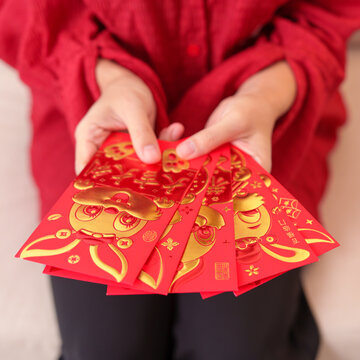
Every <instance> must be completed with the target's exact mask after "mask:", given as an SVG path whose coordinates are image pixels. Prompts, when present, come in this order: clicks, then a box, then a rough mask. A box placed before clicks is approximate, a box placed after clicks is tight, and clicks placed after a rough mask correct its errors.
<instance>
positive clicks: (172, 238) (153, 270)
mask: <svg viewBox="0 0 360 360" xmlns="http://www.w3.org/2000/svg"><path fill="white" fill-rule="evenodd" d="M221 151H222V149H218V150H215V151H214V152H212V154H211V157H210V156H209V158H208V160H207V161H206V162H205V163H204V165H203V166H202V168H201V169H200V171H199V172H198V174H197V176H196V177H195V180H194V182H193V184H192V185H191V187H190V188H189V189H188V191H187V194H186V196H185V198H184V199H183V201H182V203H181V204H180V206H179V207H178V209H177V211H176V213H175V215H174V217H173V219H172V220H171V222H170V224H169V225H168V227H167V228H166V230H165V232H164V233H163V234H162V236H161V239H160V240H159V241H158V243H157V245H156V247H155V248H154V250H153V251H152V253H151V256H150V257H149V258H148V260H147V262H146V264H145V265H144V267H143V269H142V270H141V273H140V275H139V277H138V279H137V280H136V281H135V283H134V284H133V285H132V286H131V289H133V290H140V291H146V292H153V293H157V294H163V295H166V294H167V293H168V292H169V288H170V285H171V282H172V280H173V278H174V275H175V273H176V270H177V267H178V265H179V262H180V259H181V257H182V255H183V252H184V249H185V246H186V244H187V240H188V237H189V235H190V233H191V231H192V229H193V226H194V223H195V219H196V217H197V215H198V212H199V209H200V207H201V204H202V200H203V198H204V196H205V192H206V189H207V187H208V185H209V180H210V178H211V176H212V174H213V172H214V169H215V166H216V163H217V161H218V159H219V157H220V154H221ZM124 291H125V293H126V292H127V290H124V289H123V287H122V286H120V285H114V286H111V287H110V289H109V290H108V293H109V294H110V293H111V294H112V295H116V294H118V295H120V294H124Z"/></svg>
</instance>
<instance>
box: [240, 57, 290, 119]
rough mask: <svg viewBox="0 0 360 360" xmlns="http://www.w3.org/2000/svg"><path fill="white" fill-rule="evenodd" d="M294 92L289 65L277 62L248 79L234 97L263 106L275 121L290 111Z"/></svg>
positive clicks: (284, 62)
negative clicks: (249, 100) (243, 98)
mask: <svg viewBox="0 0 360 360" xmlns="http://www.w3.org/2000/svg"><path fill="white" fill-rule="evenodd" d="M296 91H297V89H296V79H295V76H294V74H293V71H292V69H291V67H290V65H289V64H288V63H287V62H286V61H279V62H277V63H275V64H273V65H271V66H269V67H267V68H265V69H263V70H262V71H259V72H258V73H256V74H255V75H253V76H252V77H250V78H249V79H248V80H247V81H245V82H244V83H243V84H242V85H241V86H240V88H239V89H238V91H237V93H236V95H240V96H248V97H252V98H254V99H256V101H258V106H263V107H264V108H265V109H266V110H267V111H268V112H269V115H270V117H271V118H274V119H275V121H276V120H277V119H278V118H279V117H281V116H283V115H284V114H285V113H286V112H288V111H289V110H290V108H291V106H292V105H293V103H294V101H295V98H296Z"/></svg>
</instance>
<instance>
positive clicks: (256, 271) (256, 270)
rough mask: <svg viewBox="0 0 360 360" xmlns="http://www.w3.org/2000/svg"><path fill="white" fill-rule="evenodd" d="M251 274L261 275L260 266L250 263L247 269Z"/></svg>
mask: <svg viewBox="0 0 360 360" xmlns="http://www.w3.org/2000/svg"><path fill="white" fill-rule="evenodd" d="M245 271H246V272H247V273H248V275H249V276H252V275H259V268H258V267H255V266H254V265H250V266H249V268H248V269H245Z"/></svg>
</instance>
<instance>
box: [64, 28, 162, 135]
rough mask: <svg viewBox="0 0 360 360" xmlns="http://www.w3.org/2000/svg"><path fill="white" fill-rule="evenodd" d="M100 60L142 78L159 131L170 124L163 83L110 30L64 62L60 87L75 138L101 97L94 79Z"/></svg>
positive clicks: (77, 48) (72, 52) (79, 49)
mask: <svg viewBox="0 0 360 360" xmlns="http://www.w3.org/2000/svg"><path fill="white" fill-rule="evenodd" d="M98 58H104V59H108V60H112V61H115V62H116V63H118V64H119V65H121V66H123V67H125V68H127V69H128V70H130V71H132V72H133V73H134V74H136V75H137V76H139V77H140V78H141V79H142V80H143V81H144V82H145V84H146V85H147V86H148V87H149V89H150V91H151V92H152V94H153V97H154V100H155V103H156V108H157V117H156V130H157V131H159V130H160V129H162V128H163V127H165V126H167V125H168V118H167V111H166V106H167V104H166V96H165V93H164V90H163V88H162V85H161V82H160V80H159V78H158V76H157V75H156V74H155V72H154V71H153V70H152V69H151V67H150V66H149V65H147V64H146V63H144V62H143V61H141V60H139V59H138V58H136V57H134V56H133V55H131V54H129V53H128V52H127V51H125V50H124V49H123V48H122V47H121V46H120V45H119V44H118V43H117V42H116V41H115V40H114V39H113V38H112V36H111V34H110V33H108V32H107V31H105V32H102V33H101V34H99V35H98V36H97V37H96V38H95V39H92V40H91V41H90V42H89V44H88V45H87V46H82V47H81V48H79V47H77V46H75V47H74V51H71V50H70V51H69V53H68V54H67V56H65V57H64V58H63V59H62V64H61V66H60V67H61V71H60V73H61V76H59V82H60V88H61V92H62V97H63V101H64V106H65V108H66V109H67V111H66V115H67V118H68V124H69V128H70V132H71V134H72V135H73V134H74V131H75V128H76V126H77V124H78V122H79V121H80V120H81V118H82V117H83V116H84V115H85V114H86V112H87V111H88V109H89V108H90V106H91V105H92V104H93V103H94V102H95V101H96V100H97V99H98V97H99V96H100V89H99V87H98V84H97V82H96V78H95V66H96V62H97V60H98Z"/></svg>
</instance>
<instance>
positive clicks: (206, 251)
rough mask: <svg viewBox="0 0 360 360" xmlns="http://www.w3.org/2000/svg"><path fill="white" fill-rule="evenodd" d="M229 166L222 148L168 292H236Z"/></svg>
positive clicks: (227, 158)
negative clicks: (196, 221)
mask: <svg viewBox="0 0 360 360" xmlns="http://www.w3.org/2000/svg"><path fill="white" fill-rule="evenodd" d="M230 164H231V157H230V149H229V147H228V146H226V147H225V148H224V150H223V151H222V154H221V157H220V161H219V162H218V164H217V167H216V169H215V171H214V174H213V176H212V178H211V180H210V186H209V187H208V189H207V191H206V196H205V198H204V200H203V206H202V207H201V209H200V212H199V217H198V220H199V222H198V223H197V224H196V225H197V226H195V227H194V231H193V232H192V234H191V236H190V237H189V240H188V244H187V246H186V249H185V251H184V254H183V257H182V259H181V266H180V268H179V270H178V272H177V274H176V275H175V277H174V280H173V284H172V287H171V292H172V293H183V292H186V293H189V292H200V291H217V290H220V291H231V290H235V289H237V271H236V262H235V243H234V224H233V223H234V217H233V211H232V202H231V199H232V193H231V172H230Z"/></svg>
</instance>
